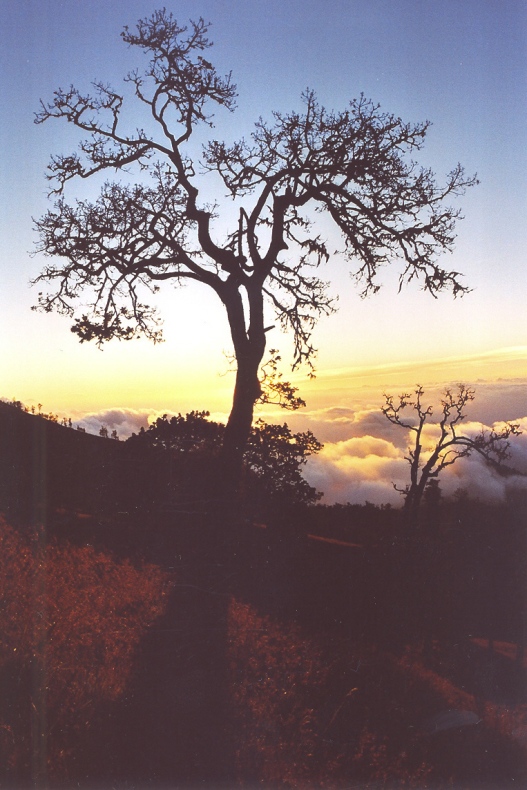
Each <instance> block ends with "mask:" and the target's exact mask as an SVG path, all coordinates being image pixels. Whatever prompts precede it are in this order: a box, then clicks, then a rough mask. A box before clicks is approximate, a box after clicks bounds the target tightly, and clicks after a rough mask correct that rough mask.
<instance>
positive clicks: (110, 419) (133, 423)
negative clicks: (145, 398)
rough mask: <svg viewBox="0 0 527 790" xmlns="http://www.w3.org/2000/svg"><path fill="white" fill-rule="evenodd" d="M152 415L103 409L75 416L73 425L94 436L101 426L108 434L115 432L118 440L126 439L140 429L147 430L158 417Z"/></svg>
mask: <svg viewBox="0 0 527 790" xmlns="http://www.w3.org/2000/svg"><path fill="white" fill-rule="evenodd" d="M154 414H155V413H154V412H153V411H151V410H148V409H142V410H136V409H118V408H115V409H105V410H103V411H99V412H89V413H88V414H82V415H77V417H76V419H74V421H73V425H74V426H75V427H77V426H79V427H80V428H84V430H85V431H87V432H88V433H94V434H98V433H99V430H100V429H101V426H105V427H106V428H108V430H109V432H110V433H111V432H112V431H114V430H116V431H117V434H118V436H119V438H120V439H127V438H128V437H129V436H131V435H132V433H138V431H139V430H140V429H141V428H145V429H146V428H148V425H149V424H150V423H151V422H152V421H153V419H155V418H156V416H158V415H157V414H155V416H153V415H154Z"/></svg>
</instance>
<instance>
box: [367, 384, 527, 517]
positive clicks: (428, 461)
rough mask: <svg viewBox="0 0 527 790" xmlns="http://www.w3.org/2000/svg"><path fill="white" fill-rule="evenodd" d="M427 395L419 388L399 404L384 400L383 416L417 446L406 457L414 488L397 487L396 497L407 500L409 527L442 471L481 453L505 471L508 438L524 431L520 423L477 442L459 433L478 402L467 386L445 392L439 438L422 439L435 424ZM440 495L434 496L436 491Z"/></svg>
mask: <svg viewBox="0 0 527 790" xmlns="http://www.w3.org/2000/svg"><path fill="white" fill-rule="evenodd" d="M423 395H424V389H423V388H422V387H421V385H419V384H418V385H417V386H416V389H415V391H414V393H413V395H412V394H410V393H403V394H401V395H399V396H398V399H397V400H396V399H395V398H394V396H393V395H387V394H386V393H385V394H384V398H385V405H384V406H383V407H382V413H383V414H384V416H385V417H386V418H387V419H388V420H389V421H390V422H391V423H392V424H393V425H399V426H400V427H401V428H405V429H406V430H407V431H409V432H410V437H411V438H412V444H411V445H410V446H409V447H408V455H407V456H405V458H406V460H407V461H408V463H409V464H410V482H409V483H408V484H407V485H406V486H405V487H404V488H403V489H401V488H398V487H397V486H396V485H395V484H394V488H395V489H396V491H400V492H401V493H402V494H403V495H404V508H405V510H406V511H407V513H408V514H409V517H410V522H411V523H415V517H416V514H417V510H418V508H419V505H420V504H421V500H422V498H423V494H425V493H426V491H427V489H428V490H429V491H430V493H432V491H434V489H433V488H432V486H433V483H434V480H435V479H437V478H438V477H439V475H440V474H441V472H442V471H443V469H445V468H446V467H447V466H451V465H452V464H453V463H455V462H456V461H457V460H458V459H459V458H468V457H469V456H470V455H472V453H478V454H479V455H481V456H482V457H483V458H484V459H485V460H486V461H487V462H488V463H490V464H492V465H493V466H500V465H501V464H502V463H503V461H505V460H506V459H507V458H508V457H509V447H510V442H509V438H510V437H511V436H518V435H519V434H520V433H521V431H520V429H519V425H518V424H516V423H510V422H507V423H505V424H504V426H503V427H502V428H498V429H497V430H494V429H491V430H485V429H484V428H483V427H482V428H481V430H480V431H479V433H477V434H475V435H474V436H469V435H467V434H464V433H461V432H460V424H461V423H462V422H463V420H464V419H465V417H466V414H465V409H466V406H467V404H468V403H470V402H471V401H473V400H474V396H475V390H473V389H471V388H470V387H467V386H466V385H465V384H458V386H457V389H456V390H455V391H454V390H452V389H450V388H447V389H445V391H444V395H443V398H442V399H441V401H440V404H441V417H440V419H439V422H438V423H436V429H437V433H436V434H435V435H434V436H433V437H430V438H423V430H424V427H425V425H426V424H427V422H428V423H429V424H433V423H432V422H431V418H432V415H433V413H434V412H433V407H432V406H425V405H424V404H423ZM434 493H435V491H434Z"/></svg>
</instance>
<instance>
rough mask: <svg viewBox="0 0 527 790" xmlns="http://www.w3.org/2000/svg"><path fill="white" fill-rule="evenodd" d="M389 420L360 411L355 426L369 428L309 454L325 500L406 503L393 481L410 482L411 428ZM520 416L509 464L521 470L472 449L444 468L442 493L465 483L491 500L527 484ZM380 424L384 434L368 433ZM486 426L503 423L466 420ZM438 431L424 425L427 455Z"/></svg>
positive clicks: (474, 429) (475, 428) (468, 429)
mask: <svg viewBox="0 0 527 790" xmlns="http://www.w3.org/2000/svg"><path fill="white" fill-rule="evenodd" d="M383 419H384V418H383ZM384 422H385V423H386V425H383V423H382V422H380V423H377V422H376V421H375V420H372V413H371V412H368V411H363V412H361V413H360V414H359V415H355V419H354V421H353V425H354V430H355V431H360V430H361V429H362V430H364V431H365V433H364V434H363V435H362V436H356V437H353V438H350V439H346V440H342V441H336V442H329V443H326V444H325V445H324V448H323V449H322V451H321V452H320V453H319V454H318V455H317V456H315V457H312V458H310V459H309V460H308V462H307V464H306V467H305V471H304V475H305V477H306V479H307V481H308V482H309V483H310V484H311V485H313V486H315V487H316V488H317V490H319V491H323V492H324V499H323V501H324V502H325V503H326V504H334V503H336V502H341V503H346V502H350V503H351V504H364V502H366V501H369V502H372V503H373V504H376V505H381V504H391V505H400V504H401V503H402V501H403V499H402V495H401V494H400V493H398V491H396V490H395V488H394V485H395V486H396V487H397V488H398V489H404V487H405V486H406V484H407V483H408V482H409V472H410V469H409V463H408V461H407V460H406V459H405V457H404V456H405V455H406V447H407V444H408V438H409V433H410V432H409V431H405V430H403V429H401V428H400V427H399V426H391V425H390V423H388V421H387V420H385V419H384ZM517 422H519V424H520V428H521V429H522V430H523V433H522V434H521V435H520V436H517V437H513V438H512V439H511V445H510V458H509V459H508V460H507V462H506V465H507V466H508V467H510V468H512V469H514V470H516V471H517V472H518V474H508V475H502V474H500V473H499V472H498V471H497V470H496V469H495V468H493V467H491V466H490V465H489V464H487V463H486V462H485V460H484V459H483V458H482V457H481V456H479V455H478V454H473V455H472V456H471V457H470V458H467V459H460V460H459V461H457V462H456V463H455V464H452V465H451V466H449V467H447V468H446V469H444V470H443V472H442V473H441V476H440V478H439V481H440V486H441V490H442V492H443V495H444V496H446V497H450V496H452V495H453V494H454V493H455V492H456V491H457V490H459V489H464V490H466V492H467V493H468V495H469V496H471V497H473V498H477V499H479V500H481V501H483V502H489V503H491V502H500V501H504V500H506V499H507V498H508V496H509V495H510V494H511V492H513V491H514V490H518V489H523V490H527V417H523V418H521V419H520V420H517ZM377 424H378V427H379V434H380V433H381V432H382V433H383V434H384V435H382V436H380V435H376V436H374V435H371V434H370V433H366V429H369V428H371V427H372V425H377ZM482 427H483V428H485V429H486V430H490V428H492V427H494V428H496V429H498V428H499V427H500V425H499V424H498V423H495V424H494V425H490V426H482V424H481V423H478V422H468V423H466V424H464V425H463V431H464V432H465V433H466V434H467V435H470V436H473V435H475V434H477V433H479V432H480V430H481V428H482ZM392 429H395V430H397V431H399V434H400V436H399V440H398V441H394V440H393V430H392ZM437 436H438V426H437V424H433V423H431V424H429V425H426V426H425V430H424V431H423V451H424V457H425V458H426V453H427V452H428V451H429V450H431V449H432V447H433V445H434V440H435V439H436V438H437ZM401 440H402V443H401Z"/></svg>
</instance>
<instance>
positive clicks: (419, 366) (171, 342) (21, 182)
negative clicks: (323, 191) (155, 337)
mask: <svg viewBox="0 0 527 790" xmlns="http://www.w3.org/2000/svg"><path fill="white" fill-rule="evenodd" d="M154 7H155V6H154V5H152V3H151V2H147V3H146V5H145V3H144V2H140V0H132V1H131V2H127V3H124V2H122V0H117V1H116V2H112V3H110V4H108V3H104V2H102V0H95V2H90V3H87V2H86V1H85V0H81V2H77V3H75V4H68V5H66V7H64V4H62V3H59V2H58V0H46V2H43V3H36V2H33V0H26V1H25V2H22V3H19V2H17V3H15V2H14V0H13V1H12V0H8V2H7V4H6V8H5V20H4V22H5V24H4V25H3V36H4V39H5V40H4V42H3V46H2V53H3V54H2V58H3V61H2V62H3V76H4V81H3V83H2V92H3V105H4V107H8V108H10V112H9V113H5V114H4V118H3V120H2V126H1V127H0V131H1V140H2V150H4V151H6V152H8V153H9V156H6V157H5V158H4V161H3V162H2V165H1V167H2V183H3V185H4V190H5V196H6V200H5V203H6V210H5V211H4V213H3V215H2V217H1V218H0V222H1V242H0V249H1V251H2V261H1V264H0V278H1V281H2V288H1V293H2V296H1V302H0V316H1V317H0V322H1V325H0V329H1V337H2V340H1V341H0V370H1V374H2V375H1V383H0V397H3V398H6V399H8V400H10V399H11V398H16V399H19V400H21V401H22V402H23V403H25V404H27V405H28V406H30V407H31V406H36V405H37V404H38V403H42V404H43V405H44V408H45V409H46V410H47V411H51V412H56V413H58V414H59V415H60V416H62V415H69V416H71V417H72V418H73V419H74V420H75V421H77V422H78V423H79V424H85V425H87V426H88V427H89V428H90V429H96V426H97V424H101V422H104V421H107V422H111V421H112V420H113V423H112V424H113V425H114V426H115V427H118V428H119V429H120V431H121V436H122V437H123V438H124V437H125V436H126V435H128V434H129V433H130V432H131V431H132V430H136V429H137V428H138V427H139V426H140V425H146V424H148V421H149V420H150V421H151V420H152V419H155V416H157V415H159V414H163V413H165V412H170V413H177V412H183V413H185V412H186V411H190V410H191V409H207V410H209V411H210V412H211V413H212V414H213V416H214V417H215V418H216V419H222V420H225V419H226V417H227V415H228V413H229V409H230V404H231V398H232V387H233V381H234V380H233V375H232V363H231V362H230V361H229V355H230V354H231V350H232V349H231V341H230V337H229V331H228V325H227V321H226V316H225V314H224V310H223V307H222V305H221V304H220V303H219V301H218V300H217V299H216V298H215V296H214V295H213V294H209V293H207V292H206V291H207V290H208V289H203V288H201V289H200V288H199V287H198V286H196V287H194V286H192V287H188V288H185V289H181V290H179V291H177V290H174V289H173V288H171V287H170V286H168V287H166V288H165V289H164V290H162V292H161V294H160V295H159V297H158V303H157V304H158V307H159V314H160V317H161V318H162V319H163V322H164V336H165V342H164V343H162V344H158V345H156V346H154V345H152V344H150V343H148V342H146V341H143V340H138V341H133V342H129V343H118V342H116V341H114V342H112V343H110V344H108V345H107V346H106V347H105V348H104V350H102V351H100V350H98V349H97V348H95V347H92V346H91V345H90V344H79V343H78V341H77V339H76V337H75V336H74V335H72V334H71V332H70V331H69V322H68V319H67V318H63V317H59V316H56V315H46V314H39V313H34V312H31V309H30V308H31V305H33V304H34V303H35V302H36V300H37V290H38V289H30V288H29V287H28V281H29V280H30V279H31V278H33V277H35V276H36V275H37V274H38V272H39V270H40V269H41V268H42V266H43V265H44V264H45V259H43V257H42V256H39V255H37V256H35V257H30V254H29V253H30V251H31V250H32V247H33V243H34V241H35V235H34V233H33V232H32V229H31V227H32V222H31V217H38V216H41V215H42V213H44V212H45V211H46V210H47V208H49V207H50V206H51V204H50V203H49V202H48V201H47V200H46V197H45V190H46V183H45V179H44V176H43V174H44V171H45V168H46V166H47V164H48V161H49V157H50V156H51V155H52V154H54V153H59V152H62V153H64V152H67V151H70V150H73V149H74V147H75V145H76V143H77V142H78V138H77V137H76V136H75V135H74V134H73V133H72V131H71V129H68V128H65V127H62V126H61V124H60V123H55V124H54V123H49V124H45V125H44V127H42V126H34V125H33V123H32V114H33V113H34V112H36V111H37V110H38V108H39V100H40V98H43V99H45V100H48V99H49V98H50V97H51V96H52V93H53V90H55V89H56V88H57V87H58V86H61V85H62V86H67V85H69V84H70V83H74V84H76V85H78V86H79V87H80V88H85V87H86V86H87V85H89V83H90V81H91V80H93V79H96V78H97V79H99V78H100V79H102V80H108V81H110V82H112V83H113V84H115V85H116V86H120V85H121V79H122V77H123V76H124V74H125V73H126V72H127V71H128V70H129V69H130V68H132V67H133V66H135V65H136V63H135V62H132V60H131V58H132V55H134V56H135V55H136V54H137V53H131V52H130V50H129V49H127V48H126V47H125V46H124V45H123V43H122V42H121V41H120V39H119V32H120V31H121V29H122V27H123V26H124V25H133V24H134V23H135V21H136V20H137V19H138V18H139V17H142V16H145V15H147V14H149V13H151V11H152V10H153V8H154ZM175 13H176V14H177V18H178V20H181V21H182V22H183V21H185V20H186V19H187V18H188V17H195V16H196V15H199V14H202V15H203V16H204V17H205V18H206V19H210V21H211V23H212V38H213V40H214V42H215V46H214V48H213V50H212V51H211V52H212V55H213V56H214V59H215V62H217V63H218V67H219V69H220V70H223V71H229V70H230V69H232V71H233V78H234V79H235V81H236V82H237V84H238V88H239V100H238V110H237V111H236V113H235V114H234V115H232V116H230V115H229V114H228V113H225V114H224V115H221V114H220V113H218V115H217V117H216V118H215V122H216V123H217V126H216V128H214V129H213V130H212V132H211V135H212V136H213V137H214V138H218V139H221V138H222V137H224V138H225V139H226V140H231V139H233V138H235V137H238V136H240V135H242V134H243V135H246V136H249V135H250V133H251V129H252V125H253V123H254V121H256V120H257V118H258V116H260V115H261V116H262V117H269V115H270V114H271V112H272V110H273V109H278V110H288V109H290V108H295V107H298V103H299V95H300V93H301V92H302V90H304V89H305V87H306V83H307V84H308V85H309V86H311V87H313V88H314V89H315V90H316V91H317V93H318V96H319V99H320V101H321V103H323V104H324V105H326V106H327V107H328V108H332V107H335V108H342V107H344V106H345V105H346V103H347V101H348V100H349V99H351V98H353V97H356V96H358V95H359V94H360V93H361V91H362V92H364V93H365V95H366V96H367V97H371V99H372V100H373V101H374V102H377V101H378V102H379V103H380V104H381V107H382V109H383V110H386V111H388V112H393V113H395V114H396V115H400V116H401V117H402V118H403V120H409V121H412V122H415V121H423V120H425V119H427V118H429V119H430V120H431V121H432V122H433V126H432V127H431V129H430V131H429V133H428V137H427V140H426V142H425V146H424V149H423V151H422V152H421V153H420V157H419V158H420V163H422V164H424V165H427V166H428V165H430V166H431V167H432V169H433V170H434V171H436V172H437V175H438V177H439V178H440V179H443V178H444V176H445V174H446V173H447V172H448V171H450V170H451V169H452V168H453V167H455V165H456V163H457V162H458V161H460V162H461V163H462V164H463V165H464V166H465V168H466V170H467V173H469V174H471V173H475V172H477V173H478V177H479V179H480V181H481V183H480V185H479V186H477V187H475V188H473V189H471V190H469V192H468V193H467V194H466V195H465V196H464V198H462V199H461V200H460V201H459V207H460V208H461V209H462V213H463V215H464V217H465V218H464V219H463V220H462V221H460V223H459V226H458V240H457V244H456V249H455V251H454V253H453V254H452V255H451V256H449V260H447V261H446V262H445V261H443V260H442V261H440V263H441V265H444V266H445V267H446V268H452V269H455V270H456V271H460V272H463V274H464V276H465V279H464V282H466V284H467V285H468V286H469V287H470V288H472V289H473V290H472V291H471V292H470V293H468V294H467V295H465V296H464V297H463V298H459V299H456V300H453V299H452V298H451V297H450V296H449V295H448V294H444V295H440V297H439V298H438V299H433V298H432V297H431V296H430V294H426V293H423V292H421V291H420V290H419V289H418V288H417V287H415V286H414V284H413V283H412V284H410V286H409V287H408V288H405V289H403V291H402V292H401V293H398V279H397V276H398V274H399V272H398V271H391V270H390V269H389V268H386V270H385V271H384V272H382V273H381V275H382V276H381V277H380V282H381V283H382V289H381V291H380V292H379V293H378V294H376V295H375V296H372V297H370V298H367V299H365V300H362V299H361V298H360V296H359V290H358V289H357V287H356V286H355V284H354V282H353V280H352V279H351V278H350V274H349V269H350V267H349V265H348V264H347V263H346V262H345V261H344V260H343V258H342V257H341V255H340V254H339V253H338V252H337V250H339V249H341V247H342V243H341V240H340V238H339V236H338V234H337V233H336V232H335V230H334V228H333V227H331V225H330V223H329V222H328V220H327V218H324V217H321V218H318V219H317V217H316V215H315V216H314V219H315V221H316V222H320V230H321V234H322V235H323V236H324V238H326V239H327V240H328V245H329V247H330V248H331V249H334V250H335V254H334V255H333V256H332V257H331V260H330V261H329V263H328V264H327V266H326V267H325V270H324V271H322V270H321V272H320V275H321V277H322V278H325V279H327V280H328V282H329V283H330V292H331V293H332V294H333V295H334V296H338V300H339V301H338V307H339V309H338V312H336V313H335V315H332V316H329V317H325V318H321V320H320V321H319V323H318V325H317V326H316V327H315V330H314V345H315V346H316V347H317V348H318V351H319V353H318V358H317V362H316V368H317V377H316V378H315V379H313V380H310V379H308V377H307V375H306V371H305V370H299V371H295V372H294V373H292V374H289V372H288V370H287V364H286V363H287V361H288V360H290V359H291V344H290V340H291V339H290V338H288V337H287V336H285V335H283V334H282V333H281V331H280V330H279V328H277V327H275V328H273V329H271V330H270V331H269V333H268V335H267V338H268V347H274V348H278V349H279V350H280V351H281V353H282V356H283V359H284V363H285V364H284V376H285V378H291V380H292V381H293V383H295V385H297V386H299V388H300V394H301V395H302V397H303V398H304V399H305V400H306V402H307V409H306V410H305V412H304V414H297V415H284V414H282V413H280V412H279V411H277V410H273V409H269V408H265V409H263V408H262V409H260V411H259V414H260V415H261V416H264V417H265V418H266V419H273V420H274V421H283V420H284V418H287V420H288V422H290V424H291V425H293V426H298V427H305V426H308V425H310V426H312V427H313V429H314V428H315V427H316V426H317V425H319V427H320V431H321V434H322V435H321V436H320V438H321V440H322V441H326V442H328V441H331V442H334V443H335V447H340V449H341V450H342V448H343V446H344V445H342V444H339V442H340V443H342V442H344V443H346V442H348V441H349V440H350V437H348V436H347V435H346V433H345V431H343V432H341V433H340V434H339V430H341V428H339V423H338V422H332V424H331V429H330V428H329V427H328V425H329V423H327V422H326V421H325V420H317V417H316V415H317V414H322V413H329V411H330V410H332V409H339V408H343V409H348V410H351V411H353V413H355V414H358V413H360V412H361V411H364V410H366V412H368V413H370V412H371V411H372V410H375V409H378V408H379V403H380V402H381V400H382V393H383V391H386V390H389V391H393V392H400V391H404V390H407V389H408V388H410V389H411V388H412V387H413V386H414V385H415V384H416V383H417V382H419V383H421V384H422V385H423V386H426V387H427V388H428V390H429V391H430V392H431V393H432V394H437V393H439V392H440V391H441V389H442V388H443V387H444V386H447V385H448V384H451V383H455V382H458V381H463V382H465V383H467V384H469V385H471V386H473V387H475V388H476V390H477V400H476V403H475V404H474V406H473V415H474V419H481V420H482V421H484V423H485V424H486V425H492V423H493V422H494V421H496V420H500V419H513V420H520V419H522V418H523V417H524V416H525V414H526V413H527V410H526V407H525V404H526V402H527V395H526V393H527V390H526V381H527V379H526V376H527V327H526V323H525V319H524V304H523V302H524V294H525V291H526V286H527V279H526V267H525V260H524V258H525V252H524V251H525V248H526V244H525V242H526V238H525V236H526V232H527V231H526V225H525V221H524V218H525V214H526V209H527V203H526V201H527V188H526V187H527V181H526V179H527V176H526V173H527V166H526V165H527V161H526V153H525V152H526V150H527V148H526V146H525V128H526V121H527V117H526V114H527V107H526V105H525V101H524V97H523V94H522V92H521V91H522V88H521V87H520V86H523V85H524V84H525V77H526V76H527V61H526V58H525V52H526V47H525V43H526V37H527V24H526V15H525V9H524V8H523V7H521V5H518V4H506V5H505V6H502V5H498V4H494V3H490V2H485V3H480V2H476V0H470V2H466V3H463V4H461V6H460V4H459V3H455V2H453V1H451V2H446V3H443V4H441V6H438V5H437V4H436V3H432V2H425V3H416V2H414V1H413V0H401V1H400V2H398V3H394V4H386V3H384V2H381V1H380V0H374V2H369V3H359V4H353V7H351V5H350V4H347V3H344V4H342V3H336V4H332V5H331V8H329V9H328V7H327V5H325V4H323V3H321V2H318V0H313V1H312V2H309V3H307V4H305V3H300V2H296V0H295V2H292V3H288V4H286V5H285V6H284V5H283V4H280V3H278V2H274V1H273V2H271V3H270V4H266V6H265V7H264V6H263V5H261V4H258V3H251V2H249V3H244V4H239V3H227V4H222V5H221V8H220V7H219V6H218V4H217V3H215V2H213V1H212V0H204V2H203V3H202V4H201V6H196V4H195V3H190V2H187V0H183V2H182V3H179V4H178V7H177V9H175ZM212 55H211V56H212ZM510 107H514V112H510V111H509V108H510ZM131 120H132V122H133V121H134V120H135V119H134V118H132V119H131ZM138 122H139V121H138ZM202 139H203V140H206V139H207V137H206V132H205V131H204V132H203V133H202ZM15 141H16V143H15ZM194 154H195V155H196V156H197V157H198V158H199V151H198V150H197V149H196V150H195V151H194ZM95 186H96V185H93V184H91V183H90V184H88V183H87V182H83V183H80V184H74V185H73V186H72V189H71V192H70V193H69V197H70V198H73V197H79V198H88V199H93V198H94V196H95V194H96V193H95ZM207 197H208V195H207V194H206V190H205V192H204V193H203V200H204V201H205V200H206V199H207ZM210 200H211V201H212V200H216V201H217V203H218V208H217V214H218V217H217V219H215V221H214V222H215V225H214V228H215V233H216V234H217V236H218V238H219V239H221V238H224V236H225V234H226V233H228V232H229V231H230V230H231V229H232V228H231V226H232V222H233V212H232V209H231V207H230V205H229V204H228V202H225V201H224V197H223V192H222V188H221V187H218V185H217V184H215V183H214V181H213V179H210ZM456 207H457V206H456ZM273 320H274V318H273V313H272V310H271V309H269V313H268V323H269V325H270V326H271V325H272V324H273ZM505 389H506V392H504V390H505ZM365 436H367V437H369V438H368V441H370V438H371V441H374V440H377V441H379V442H382V441H384V439H383V436H382V435H381V434H378V435H374V434H373V435H370V434H365ZM355 449H356V446H355V445H347V446H346V451H345V453H344V455H345V457H346V460H341V461H340V462H339V464H338V467H339V475H343V476H344V477H346V476H347V479H349V480H351V478H352V474H351V471H350V470H351V468H352V467H353V465H354V464H358V465H361V464H362V465H363V462H364V459H363V458H362V457H361V456H360V454H359V455H356V454H355ZM325 452H326V456H325V457H326V460H328V462H329V458H330V457H332V453H333V456H334V455H335V453H336V452H337V451H336V450H332V449H326V451H325ZM388 455H390V454H388ZM339 457H340V456H339ZM372 457H374V458H375V459H377V460H375V461H373V460H372V461H371V463H370V466H369V471H367V472H366V470H365V468H364V466H363V467H362V468H363V472H364V475H363V476H364V478H365V479H371V478H374V477H380V476H381V475H385V474H388V472H387V470H386V468H385V464H386V458H385V456H384V454H383V453H382V452H380V451H379V452H378V453H377V452H374V453H373V454H372ZM379 459H381V460H379ZM322 477H323V476H322ZM322 477H321V478H320V479H321V480H322ZM326 482H327V483H328V484H329V481H326ZM388 485H389V481H388ZM344 487H345V489H346V492H347V491H348V488H349V487H348V486H347V485H346V486H344ZM346 495H347V494H346ZM390 499H393V496H392V495H390Z"/></svg>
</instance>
